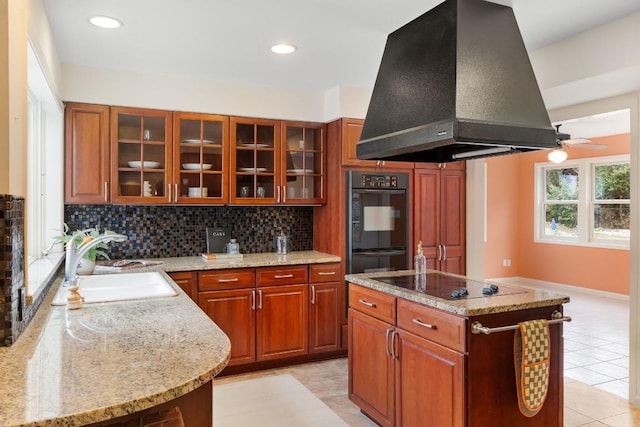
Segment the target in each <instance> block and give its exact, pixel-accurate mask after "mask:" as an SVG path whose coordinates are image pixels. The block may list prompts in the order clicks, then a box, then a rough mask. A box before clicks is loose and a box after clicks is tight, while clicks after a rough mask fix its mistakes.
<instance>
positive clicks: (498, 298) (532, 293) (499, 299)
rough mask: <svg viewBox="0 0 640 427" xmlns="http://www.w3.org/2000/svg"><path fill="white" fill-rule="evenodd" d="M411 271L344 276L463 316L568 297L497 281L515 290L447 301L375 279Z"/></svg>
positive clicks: (561, 301) (559, 302) (473, 283)
mask: <svg viewBox="0 0 640 427" xmlns="http://www.w3.org/2000/svg"><path fill="white" fill-rule="evenodd" d="M427 273H428V274H438V275H443V276H449V277H454V278H459V279H463V280H465V281H467V282H468V285H470V286H480V287H482V286H488V284H491V282H489V281H477V280H471V279H468V278H466V277H464V276H459V275H455V274H449V273H442V272H439V271H435V270H428V271H427ZM413 274H414V271H413V270H405V271H393V272H390V271H386V272H377V273H363V274H350V275H347V276H345V279H346V280H347V281H348V282H351V283H355V284H358V285H362V286H364V287H367V288H370V289H374V290H377V291H380V292H384V293H386V294H389V295H393V296H396V297H400V298H404V299H407V300H410V301H414V302H417V303H420V304H424V305H428V306H431V307H435V308H438V309H440V310H444V311H448V312H450V313H454V314H459V315H463V316H479V315H484V314H493V313H502V312H507V311H518V310H526V309H530V308H537V307H548V306H554V305H562V304H564V303H568V302H569V297H568V296H566V295H561V294H556V293H552V292H546V291H540V290H535V289H529V288H524V287H518V286H514V285H504V284H499V286H500V288H505V287H506V288H511V290H513V291H514V293H510V294H506V295H500V293H497V294H495V295H491V296H486V297H480V298H460V299H457V300H448V299H443V298H439V297H436V296H432V295H428V294H426V293H424V292H422V291H416V290H411V289H405V288H402V287H399V286H395V285H392V284H389V283H385V282H382V281H380V280H376V278H382V277H390V276H407V275H413ZM428 287H429V281H428V280H427V288H428ZM516 292H517V293H516Z"/></svg>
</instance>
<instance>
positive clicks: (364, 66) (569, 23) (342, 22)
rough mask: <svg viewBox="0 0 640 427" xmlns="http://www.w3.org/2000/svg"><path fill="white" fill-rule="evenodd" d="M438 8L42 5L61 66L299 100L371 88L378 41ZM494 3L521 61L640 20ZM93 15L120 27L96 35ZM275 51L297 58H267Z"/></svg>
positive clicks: (406, 1) (601, 6) (69, 1)
mask: <svg viewBox="0 0 640 427" xmlns="http://www.w3.org/2000/svg"><path fill="white" fill-rule="evenodd" d="M478 1H479V0H478ZM440 2H441V0H394V1H392V0H302V1H301V0H277V1H274V0H180V1H175V0H135V1H132V0H109V1H104V0H103V1H99V0H91V1H88V0H44V3H45V7H46V9H47V14H48V17H49V20H50V23H51V27H52V30H53V34H54V38H55V42H56V45H57V49H58V53H59V55H60V59H61V61H62V62H63V63H68V64H75V65H83V66H90V67H98V68H108V69H122V70H133V71H143V72H152V73H160V74H170V75H181V76H185V77H189V76H194V77H205V78H208V79H212V80H222V81H235V82H238V83H246V84H251V85H267V86H275V87H287V88H294V89H308V90H327V89H330V88H333V87H336V86H351V87H364V88H370V87H372V86H373V83H374V81H375V76H376V73H377V70H378V65H379V63H380V57H381V55H382V50H383V48H384V43H385V40H386V37H387V34H388V33H390V32H392V31H394V30H396V29H397V28H399V27H401V26H402V25H404V24H405V23H407V22H409V21H410V20H412V19H413V18H415V17H417V16H419V15H421V14H423V13H424V12H426V11H427V10H429V9H431V8H433V7H434V6H436V5H437V4H439V3H440ZM494 2H495V3H500V4H505V5H509V6H512V7H513V9H514V13H515V15H516V19H517V21H518V23H519V26H520V30H521V32H522V35H523V39H524V41H525V44H526V45H527V48H528V49H529V50H530V51H531V50H535V49H537V48H540V47H543V46H545V45H548V44H551V43H554V42H556V41H558V40H561V39H563V38H566V37H570V36H572V35H575V34H578V33H580V32H583V31H585V30H588V29H590V28H593V27H596V26H599V25H602V24H605V23H607V22H610V21H613V20H616V19H618V18H621V17H623V16H625V15H628V14H631V13H634V12H637V11H640V1H639V0H606V1H603V0H495V1H494ZM96 14H101V15H108V16H112V17H115V18H117V19H119V20H121V21H122V22H123V23H124V26H123V27H122V28H120V29H117V30H103V29H99V28H95V27H93V26H92V25H90V24H89V22H88V19H89V17H91V16H93V15H96ZM281 41H287V42H290V43H293V44H295V45H297V46H298V47H299V50H298V52H297V53H295V54H294V55H289V56H276V55H274V54H272V53H271V52H270V50H269V49H270V46H271V45H272V44H274V43H276V42H281Z"/></svg>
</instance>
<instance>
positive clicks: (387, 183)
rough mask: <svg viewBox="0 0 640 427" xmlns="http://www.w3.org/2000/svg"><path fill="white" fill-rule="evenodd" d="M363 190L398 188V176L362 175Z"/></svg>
mask: <svg viewBox="0 0 640 427" xmlns="http://www.w3.org/2000/svg"><path fill="white" fill-rule="evenodd" d="M360 184H361V185H362V187H363V188H398V176H397V175H368V174H363V175H362V182H361V183H360Z"/></svg>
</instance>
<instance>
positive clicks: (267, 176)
mask: <svg viewBox="0 0 640 427" xmlns="http://www.w3.org/2000/svg"><path fill="white" fill-rule="evenodd" d="M325 139H326V137H325V126H324V125H323V124H321V123H305V122H280V121H277V120H264V119H250V118H241V117H232V118H231V120H230V141H231V142H230V147H231V148H230V149H231V156H230V171H229V175H230V181H231V185H230V197H229V201H230V203H231V204H241V205H273V204H291V205H302V204H320V203H323V202H324V200H325V198H326V196H325V191H326V190H325V177H324V174H325V171H326V164H325V163H326V153H325Z"/></svg>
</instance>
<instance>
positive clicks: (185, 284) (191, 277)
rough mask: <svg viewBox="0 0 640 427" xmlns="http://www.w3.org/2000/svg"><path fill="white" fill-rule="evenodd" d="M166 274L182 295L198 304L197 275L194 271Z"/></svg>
mask: <svg viewBox="0 0 640 427" xmlns="http://www.w3.org/2000/svg"><path fill="white" fill-rule="evenodd" d="M168 274H169V277H171V278H172V279H173V281H174V282H176V284H177V285H178V286H180V288H181V289H182V290H183V291H184V293H186V294H187V295H189V297H190V298H191V299H192V300H194V301H195V302H196V303H197V302H198V274H197V273H196V272H195V271H178V272H175V273H168Z"/></svg>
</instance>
